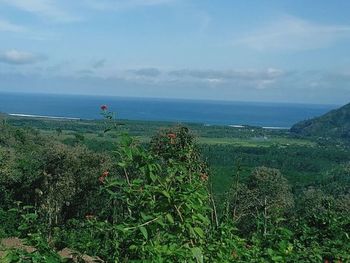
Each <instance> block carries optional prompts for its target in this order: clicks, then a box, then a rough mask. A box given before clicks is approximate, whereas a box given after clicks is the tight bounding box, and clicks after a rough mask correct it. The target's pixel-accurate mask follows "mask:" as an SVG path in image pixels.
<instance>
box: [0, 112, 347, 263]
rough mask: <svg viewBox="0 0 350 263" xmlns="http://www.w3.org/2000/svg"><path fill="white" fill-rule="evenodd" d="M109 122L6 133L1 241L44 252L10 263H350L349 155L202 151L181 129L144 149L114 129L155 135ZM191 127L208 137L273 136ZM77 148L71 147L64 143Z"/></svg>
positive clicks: (277, 149) (279, 149)
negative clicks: (66, 252) (83, 259)
mask: <svg viewBox="0 0 350 263" xmlns="http://www.w3.org/2000/svg"><path fill="white" fill-rule="evenodd" d="M104 113H105V114H106V117H107V118H106V120H105V121H104V122H100V123H99V122H89V121H84V122H83V121H82V123H81V124H82V125H83V126H84V127H85V128H84V129H86V130H85V131H82V130H81V129H78V128H77V125H76V123H74V122H69V121H63V122H57V123H58V124H59V127H57V126H54V125H53V124H52V122H49V121H37V120H32V121H33V125H41V126H43V127H46V128H50V127H51V129H52V130H53V131H56V132H55V134H54V136H50V135H48V136H47V135H40V134H39V133H38V132H37V131H35V130H33V129H20V128H14V127H10V126H8V125H7V124H6V123H3V124H2V125H0V131H1V133H0V198H1V199H0V238H4V237H11V236H17V237H20V238H22V239H24V240H25V243H26V244H27V245H31V246H32V247H34V248H35V251H33V252H28V251H25V250H20V249H19V250H10V251H7V252H6V257H5V260H6V261H5V262H61V261H62V259H60V258H59V256H58V255H57V252H56V251H58V250H60V249H62V248H65V247H69V248H71V249H74V250H76V251H78V252H79V253H83V254H88V255H91V256H98V257H100V258H101V259H103V260H105V261H106V262H322V261H323V260H328V261H331V260H333V261H334V262H336V261H337V260H338V261H341V262H347V261H350V258H349V253H348V251H350V247H349V244H350V242H349V241H350V240H349V235H350V233H349V229H350V222H349V218H350V197H349V196H350V193H349V189H350V188H349V171H350V169H349V164H348V161H349V150H348V148H346V147H340V148H339V147H332V146H329V145H328V146H319V145H318V146H315V145H314V146H311V145H310V146H305V147H303V148H301V147H300V146H298V145H290V146H285V145H284V146H283V145H272V146H269V147H250V146H249V147H243V146H239V147H238V146H234V145H227V146H223V145H213V144H211V145H200V146H199V145H198V144H197V142H196V140H195V136H194V135H193V134H192V133H191V132H190V131H189V129H188V128H186V127H182V126H177V127H173V128H165V129H162V130H160V131H159V132H158V133H157V134H156V135H155V136H153V137H152V139H151V141H150V143H145V141H144V140H143V141H142V142H141V143H140V142H138V141H137V140H136V139H134V138H132V137H130V136H128V135H121V133H119V132H116V131H114V130H112V129H111V128H108V125H110V126H113V127H114V128H116V127H118V129H119V130H120V131H126V130H128V129H130V127H131V126H132V125H133V127H134V128H135V129H136V130H134V131H132V132H133V133H135V134H142V133H147V134H148V135H150V134H151V133H152V132H154V130H155V129H156V126H157V125H155V124H149V126H145V125H144V126H143V125H140V124H137V123H127V125H125V126H119V124H118V123H117V122H115V121H114V120H113V115H112V114H111V113H110V112H109V111H107V110H106V111H105V112H104ZM106 125H107V127H106ZM191 127H194V130H195V133H197V134H201V135H202V136H207V137H210V136H212V135H213V134H218V137H220V136H221V137H224V136H233V137H234V136H237V137H240V138H249V136H252V133H254V136H255V135H259V136H266V134H267V133H268V132H267V131H263V130H254V131H252V129H242V130H241V131H238V130H234V129H232V128H227V127H225V128H222V127H216V126H215V127H214V126H213V127H210V128H208V129H207V130H204V129H203V127H202V126H200V125H192V126H191ZM57 128H60V129H61V131H60V132H59V135H58V131H59V130H56V129H57ZM67 128H69V129H71V131H70V134H69V136H70V137H67ZM98 130H99V131H101V130H103V131H104V133H100V134H101V136H100V137H98V136H97V137H93V138H94V139H91V137H90V135H91V134H90V133H89V132H97V131H98ZM87 131H89V132H87ZM74 134H81V135H83V136H84V140H79V141H80V142H79V143H78V144H77V143H76V142H77V139H79V138H74ZM271 134H272V133H271ZM102 135H103V136H102ZM279 136H282V137H283V136H287V135H286V134H283V133H280V134H279ZM67 138H70V139H72V140H73V141H72V142H71V144H72V145H71V146H68V145H64V144H62V143H60V142H59V141H58V140H66V139H67ZM93 140H96V141H93ZM111 141H113V143H111ZM89 144H91V145H89ZM84 145H89V148H90V149H93V148H94V147H95V148H94V149H95V151H98V152H100V153H96V152H93V151H91V150H88V149H87V148H86V147H85V146H84ZM107 150H108V151H109V152H108V153H106V152H104V151H107ZM203 156H205V157H206V158H207V160H206V161H207V163H208V164H209V165H210V166H214V168H215V169H213V170H211V169H209V167H208V166H207V164H206V162H204V161H203V160H204V159H203ZM238 160H239V161H238ZM256 167H258V168H256ZM267 167H271V168H267ZM211 171H214V172H215V173H214V174H213V173H212V172H211ZM223 172H224V173H226V177H220V176H223ZM227 175H230V176H227ZM232 175H233V176H232ZM305 176H308V178H304V177H305ZM223 178H226V179H225V181H224V180H223ZM316 179H317V180H316ZM212 184H214V187H213V185H212ZM217 184H220V185H217ZM212 189H214V192H213V191H212ZM218 189H219V190H220V191H223V189H225V190H227V191H226V192H225V194H223V192H221V193H220V192H219V191H218ZM15 201H22V202H23V203H24V204H26V205H22V204H23V203H18V202H17V203H15ZM0 250H1V248H0ZM2 260H3V259H2ZM1 262H3V261H1Z"/></svg>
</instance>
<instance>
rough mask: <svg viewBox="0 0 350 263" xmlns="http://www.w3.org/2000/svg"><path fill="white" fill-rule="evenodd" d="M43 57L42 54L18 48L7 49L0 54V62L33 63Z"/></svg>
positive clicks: (14, 63)
mask: <svg viewBox="0 0 350 263" xmlns="http://www.w3.org/2000/svg"><path fill="white" fill-rule="evenodd" d="M42 59H43V56H39V55H36V54H33V53H30V52H23V51H18V50H9V51H6V52H4V53H2V54H0V63H6V64H13V65H21V64H33V63H36V62H38V61H40V60H42Z"/></svg>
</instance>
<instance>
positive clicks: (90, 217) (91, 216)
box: [85, 215, 95, 220]
mask: <svg viewBox="0 0 350 263" xmlns="http://www.w3.org/2000/svg"><path fill="white" fill-rule="evenodd" d="M85 218H86V219H87V220H92V219H94V218H95V216H94V215H86V216H85Z"/></svg>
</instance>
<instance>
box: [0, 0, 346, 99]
mask: <svg viewBox="0 0 350 263" xmlns="http://www.w3.org/2000/svg"><path fill="white" fill-rule="evenodd" d="M349 12H350V1H348V0H333V1H328V0H318V1H312V0H290V1H288V0H275V1H273V0H266V1H262V0H250V1H246V0H241V1H239V0H217V1H214V0H77V1H72V0H60V1H59V0H0V91H13V92H45V93H68V94H92V95H113V96H137V97H167V98H191V99H214V100H234V101H272V102H300V103H305V102H306V103H329V104H344V103H347V102H349V101H350V56H349V55H350V48H349V47H350V15H349Z"/></svg>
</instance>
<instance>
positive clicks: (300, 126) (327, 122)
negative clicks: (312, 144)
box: [291, 103, 350, 139]
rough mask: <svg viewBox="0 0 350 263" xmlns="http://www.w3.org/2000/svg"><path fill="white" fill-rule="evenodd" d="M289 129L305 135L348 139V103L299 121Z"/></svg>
mask: <svg viewBox="0 0 350 263" xmlns="http://www.w3.org/2000/svg"><path fill="white" fill-rule="evenodd" d="M291 131H292V132H295V133H298V134H301V135H307V136H319V137H334V138H342V139H350V103H349V104H346V105H345V106H343V107H341V108H339V109H336V110H332V111H330V112H328V113H326V114H324V115H322V116H320V117H317V118H314V119H310V120H305V121H301V122H299V123H297V124H295V125H294V126H293V127H292V128H291Z"/></svg>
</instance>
